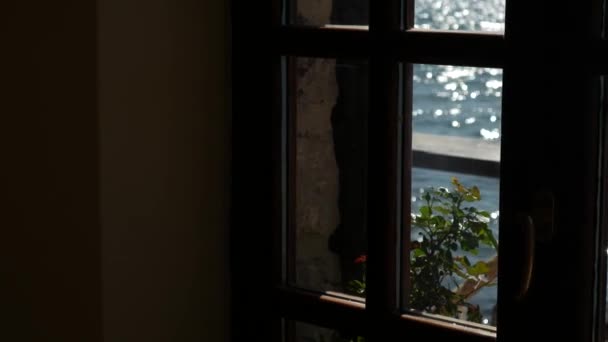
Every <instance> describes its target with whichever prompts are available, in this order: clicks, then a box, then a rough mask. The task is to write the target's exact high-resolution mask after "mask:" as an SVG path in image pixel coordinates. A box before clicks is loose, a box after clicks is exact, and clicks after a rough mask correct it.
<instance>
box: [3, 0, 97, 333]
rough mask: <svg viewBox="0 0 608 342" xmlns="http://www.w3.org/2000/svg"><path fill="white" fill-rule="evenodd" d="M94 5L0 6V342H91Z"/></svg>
mask: <svg viewBox="0 0 608 342" xmlns="http://www.w3.org/2000/svg"><path fill="white" fill-rule="evenodd" d="M95 6H96V4H95V1H90V0H57V1H46V0H32V1H8V2H3V3H2V9H1V10H0V23H1V24H0V41H1V42H2V53H1V57H0V75H1V76H0V79H1V81H0V84H1V86H0V117H1V123H0V156H1V157H0V158H1V162H0V198H1V201H0V202H1V203H0V317H1V318H0V319H1V323H0V327H1V328H0V340H2V341H66V342H68V341H74V342H77V341H78V342H81V341H101V330H102V328H101V283H100V274H101V273H100V271H101V269H100V267H101V262H100V261H101V254H100V247H101V245H100V239H99V236H100V225H99V214H98V160H97V157H98V156H97V153H96V151H97V146H98V134H97V103H96V96H97V95H96V91H97V89H96V65H95V64H96V42H95V39H94V38H95V31H96V20H95V18H96V10H95Z"/></svg>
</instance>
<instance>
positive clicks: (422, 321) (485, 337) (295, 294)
mask: <svg viewBox="0 0 608 342" xmlns="http://www.w3.org/2000/svg"><path fill="white" fill-rule="evenodd" d="M274 299H275V301H274V303H277V305H278V314H279V315H281V316H282V317H284V318H287V319H290V320H298V321H302V322H306V323H311V324H315V325H319V326H322V327H326V328H331V329H335V330H339V331H340V330H341V331H344V332H347V333H352V334H359V335H364V334H366V333H367V332H373V330H372V329H386V330H384V331H390V332H392V335H391V336H394V337H396V338H404V339H407V337H408V336H410V337H411V336H433V337H434V338H435V339H436V340H438V341H453V342H457V341H463V342H464V341H467V342H495V341H496V334H495V333H494V332H493V331H491V330H488V329H482V328H476V327H474V326H470V325H467V323H466V322H462V323H463V324H456V323H455V322H447V321H442V320H437V319H434V318H429V317H425V316H422V315H410V314H406V315H401V314H399V313H395V314H393V315H391V316H390V317H386V318H385V319H383V320H382V321H381V326H379V325H378V323H379V321H378V320H377V319H376V320H371V317H369V316H368V315H367V312H366V311H365V306H364V305H363V304H362V303H360V302H357V301H351V300H349V299H348V298H341V297H334V296H331V295H327V294H323V293H314V292H307V291H303V290H298V289H293V288H286V287H280V288H277V290H276V298H274ZM372 322H373V323H372ZM374 323H375V324H374Z"/></svg>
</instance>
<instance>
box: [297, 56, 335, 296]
mask: <svg viewBox="0 0 608 342" xmlns="http://www.w3.org/2000/svg"><path fill="white" fill-rule="evenodd" d="M296 63H297V67H296V69H297V81H296V94H297V95H296V101H297V105H296V170H295V172H296V194H297V195H296V220H295V222H296V269H297V275H296V282H297V284H298V286H301V287H305V288H311V289H318V290H338V289H339V288H340V280H341V279H340V269H339V260H338V256H337V255H336V254H334V253H332V252H330V250H329V248H328V239H329V236H330V235H331V233H332V232H333V231H334V230H335V229H336V227H337V225H338V223H339V213H338V168H337V164H336V157H335V153H334V144H333V133H332V125H331V113H332V110H333V108H334V106H335V105H336V100H337V91H338V90H337V84H336V74H335V65H336V63H335V61H334V60H328V59H317V58H299V59H298V60H297V62H296Z"/></svg>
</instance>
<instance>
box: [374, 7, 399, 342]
mask: <svg viewBox="0 0 608 342" xmlns="http://www.w3.org/2000/svg"><path fill="white" fill-rule="evenodd" d="M400 9H401V0H374V1H370V27H369V30H370V35H371V45H370V48H371V51H370V79H369V82H370V83H369V92H370V111H369V118H368V139H369V143H368V146H369V147H368V184H367V186H368V224H367V236H368V254H369V256H368V259H367V265H368V268H367V288H366V290H367V300H366V310H367V312H368V314H369V316H368V317H369V318H370V321H368V323H369V324H370V326H371V327H382V328H379V329H378V328H376V329H373V332H374V333H373V335H371V336H369V338H370V340H371V341H384V340H386V339H388V338H390V337H391V332H390V330H389V329H388V328H384V324H385V322H387V321H388V318H389V317H390V316H391V315H392V314H394V313H395V312H396V311H397V310H398V305H397V302H398V298H397V293H398V292H397V291H398V285H397V277H396V275H397V274H398V272H397V253H398V248H397V247H398V241H399V240H398V238H397V237H398V229H397V224H398V219H397V217H398V215H399V213H398V212H399V211H400V210H399V208H398V207H397V203H398V201H397V197H398V196H400V194H401V191H400V189H398V188H397V185H398V177H400V175H398V173H397V170H398V160H399V158H398V155H397V153H398V150H399V147H398V144H399V143H400V142H399V139H398V136H399V128H398V125H399V123H398V98H397V96H398V88H399V72H398V63H397V61H396V59H395V58H394V57H393V56H391V50H392V48H393V47H391V46H386V41H388V39H387V37H388V35H390V34H391V33H395V32H398V31H399V30H400V27H401V14H400Z"/></svg>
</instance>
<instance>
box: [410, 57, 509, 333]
mask: <svg viewBox="0 0 608 342" xmlns="http://www.w3.org/2000/svg"><path fill="white" fill-rule="evenodd" d="M413 87H414V89H413V101H412V105H413V106H412V107H413V108H412V113H413V118H412V120H413V129H414V134H413V138H412V147H413V150H414V160H413V164H414V168H413V170H412V179H411V186H412V188H411V190H412V192H411V204H412V206H411V209H412V229H411V232H410V233H411V242H410V250H409V253H410V257H409V261H410V275H409V279H408V281H406V285H405V286H407V289H406V291H407V293H408V294H409V295H408V306H409V309H412V310H415V311H422V312H426V313H431V314H437V315H442V316H448V317H451V318H456V319H461V320H466V321H471V322H477V323H482V324H488V325H495V324H496V317H495V310H496V294H497V291H496V290H497V285H498V279H497V275H498V248H497V247H498V241H497V240H498V215H499V211H498V209H499V174H498V171H499V167H498V165H499V163H500V121H501V120H500V119H501V90H502V72H501V70H499V69H488V68H472V67H455V66H438V65H415V66H414V67H413ZM420 166H424V168H421V167H420ZM463 172H465V173H468V174H463Z"/></svg>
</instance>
